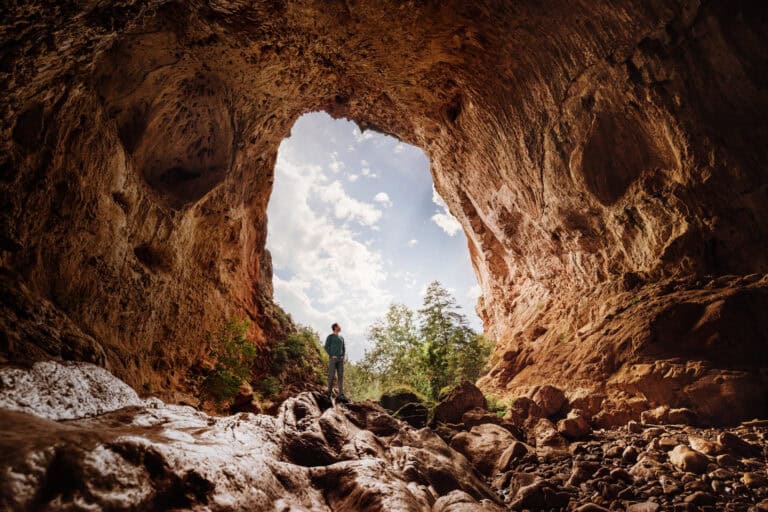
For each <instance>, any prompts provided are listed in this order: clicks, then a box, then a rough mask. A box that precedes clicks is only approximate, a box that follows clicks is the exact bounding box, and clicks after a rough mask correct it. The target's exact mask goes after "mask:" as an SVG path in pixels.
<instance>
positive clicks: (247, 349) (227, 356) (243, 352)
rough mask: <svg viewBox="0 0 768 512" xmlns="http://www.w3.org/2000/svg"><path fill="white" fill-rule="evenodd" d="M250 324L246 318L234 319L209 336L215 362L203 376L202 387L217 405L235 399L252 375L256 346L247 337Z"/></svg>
mask: <svg viewBox="0 0 768 512" xmlns="http://www.w3.org/2000/svg"><path fill="white" fill-rule="evenodd" d="M249 326H250V322H249V320H248V319H247V318H246V319H243V320H239V319H233V320H230V321H229V322H227V323H226V324H225V325H224V326H223V327H221V328H220V329H218V330H217V331H216V332H214V333H209V334H208V336H207V337H208V341H209V343H210V346H211V355H212V356H213V357H214V358H215V360H216V364H215V366H214V368H213V370H212V371H211V372H210V373H208V375H206V376H205V378H204V379H203V382H202V389H203V392H204V394H205V395H207V396H208V397H209V398H211V399H212V400H213V401H214V402H216V403H217V404H221V403H222V402H224V401H225V400H229V399H230V398H232V397H233V396H234V395H235V394H236V393H237V390H238V388H239V387H240V384H241V383H242V382H243V381H246V382H247V381H248V380H249V379H250V377H251V372H252V370H253V362H254V360H255V359H256V347H255V345H254V344H253V341H251V340H250V339H248V337H247V333H248V327H249Z"/></svg>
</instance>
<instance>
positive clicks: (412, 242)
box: [407, 238, 419, 247]
mask: <svg viewBox="0 0 768 512" xmlns="http://www.w3.org/2000/svg"><path fill="white" fill-rule="evenodd" d="M418 244H419V241H418V240H416V239H415V238H412V239H410V240H408V243H407V245H408V247H416V246H417V245H418Z"/></svg>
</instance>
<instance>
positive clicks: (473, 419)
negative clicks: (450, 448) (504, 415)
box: [461, 407, 504, 429]
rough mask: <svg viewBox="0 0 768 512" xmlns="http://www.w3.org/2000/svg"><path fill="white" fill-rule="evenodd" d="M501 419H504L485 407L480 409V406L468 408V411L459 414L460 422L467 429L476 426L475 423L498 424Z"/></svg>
mask: <svg viewBox="0 0 768 512" xmlns="http://www.w3.org/2000/svg"><path fill="white" fill-rule="evenodd" d="M502 421H504V420H502V419H501V418H500V417H499V416H498V415H496V414H494V413H492V412H489V411H487V410H485V409H482V408H480V407H475V408H474V409H470V410H469V411H467V412H465V413H464V414H462V415H461V422H462V423H463V424H464V425H465V426H466V427H467V428H468V429H471V428H472V427H476V426H477V425H482V424H484V423H493V424H495V425H500V424H501V423H502Z"/></svg>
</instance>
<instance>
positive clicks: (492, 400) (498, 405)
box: [485, 395, 509, 418]
mask: <svg viewBox="0 0 768 512" xmlns="http://www.w3.org/2000/svg"><path fill="white" fill-rule="evenodd" d="M485 400H486V402H488V410H489V411H491V412H492V413H495V414H496V415H497V416H498V417H500V418H503V417H504V415H506V414H507V411H508V410H509V407H508V406H507V404H505V403H504V402H502V401H501V399H500V398H499V397H497V396H496V395H486V396H485Z"/></svg>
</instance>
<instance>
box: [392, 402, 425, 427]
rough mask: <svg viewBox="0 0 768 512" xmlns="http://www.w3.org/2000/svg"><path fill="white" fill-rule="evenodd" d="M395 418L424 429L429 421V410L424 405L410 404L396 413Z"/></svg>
mask: <svg viewBox="0 0 768 512" xmlns="http://www.w3.org/2000/svg"><path fill="white" fill-rule="evenodd" d="M395 417H396V418H398V419H401V420H403V421H404V422H406V423H408V424H409V425H410V426H412V427H414V428H424V427H426V426H427V420H428V419H429V409H428V408H427V406H426V405H424V404H421V403H417V402H409V403H407V404H405V405H403V406H402V407H401V408H399V409H398V410H397V411H396V412H395Z"/></svg>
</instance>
